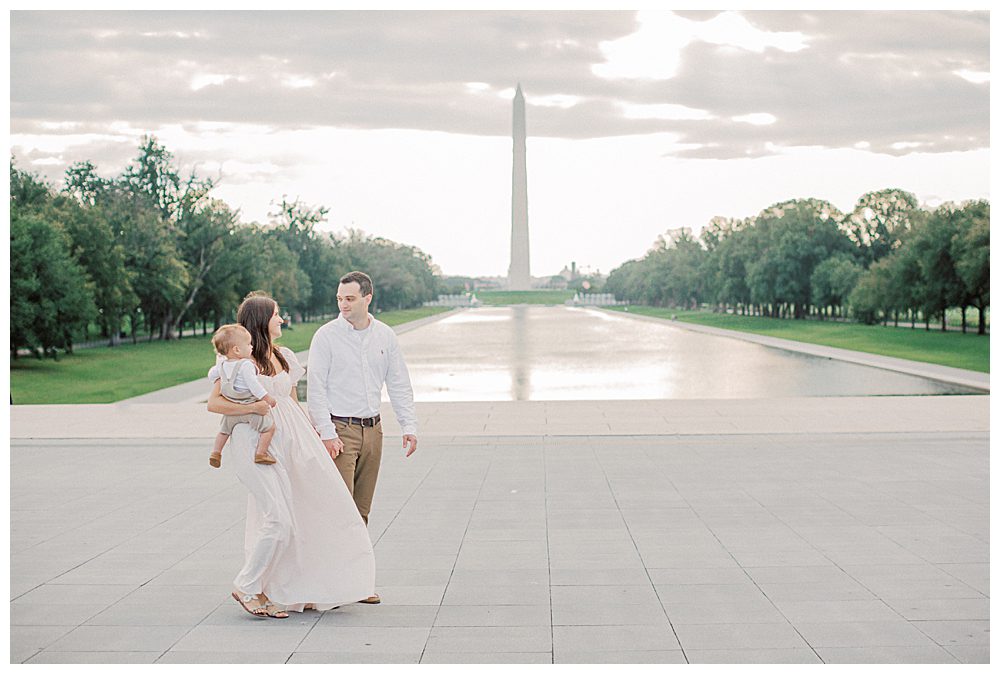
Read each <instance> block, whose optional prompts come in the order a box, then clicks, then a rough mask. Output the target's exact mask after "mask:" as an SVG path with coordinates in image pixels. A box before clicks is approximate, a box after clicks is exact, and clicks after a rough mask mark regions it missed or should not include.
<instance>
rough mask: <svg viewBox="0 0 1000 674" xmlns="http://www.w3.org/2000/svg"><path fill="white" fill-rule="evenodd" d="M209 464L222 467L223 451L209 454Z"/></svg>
mask: <svg viewBox="0 0 1000 674" xmlns="http://www.w3.org/2000/svg"><path fill="white" fill-rule="evenodd" d="M208 465H210V466H211V467H212V468H221V467H222V452H212V453H211V454H209V455H208Z"/></svg>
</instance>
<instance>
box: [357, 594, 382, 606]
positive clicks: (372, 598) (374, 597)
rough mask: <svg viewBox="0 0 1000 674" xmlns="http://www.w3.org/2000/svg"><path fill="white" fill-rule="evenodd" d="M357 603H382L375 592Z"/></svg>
mask: <svg viewBox="0 0 1000 674" xmlns="http://www.w3.org/2000/svg"><path fill="white" fill-rule="evenodd" d="M358 603H359V604H381V603H382V597H380V596H378V595H377V594H373V595H372V596H370V597H368V599H362V600H361V601H359V602H358Z"/></svg>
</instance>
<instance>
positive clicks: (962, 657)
mask: <svg viewBox="0 0 1000 674" xmlns="http://www.w3.org/2000/svg"><path fill="white" fill-rule="evenodd" d="M945 650H946V651H948V652H949V653H951V654H952V655H954V656H955V658H956V659H957V660H958V661H959V662H964V663H968V664H989V662H990V646H989V644H979V645H974V646H961V645H957V646H956V645H948V646H946V647H945Z"/></svg>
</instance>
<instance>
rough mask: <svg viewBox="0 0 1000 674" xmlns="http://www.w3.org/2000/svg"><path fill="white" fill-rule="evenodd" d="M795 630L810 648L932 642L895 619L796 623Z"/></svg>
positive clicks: (903, 644)
mask: <svg viewBox="0 0 1000 674" xmlns="http://www.w3.org/2000/svg"><path fill="white" fill-rule="evenodd" d="M796 629H798V631H799V632H800V633H801V634H802V636H803V637H805V640H806V641H807V642H809V645H810V646H812V647H813V648H816V649H820V648H837V647H839V648H849V647H855V648H868V647H883V646H923V647H926V646H930V645H933V644H934V642H933V641H932V640H931V639H930V638H929V637H928V636H927V635H925V634H924V633H923V632H921V631H920V630H918V629H917V628H916V627H914V626H913V624H911V623H909V622H906V621H905V620H902V619H899V620H895V621H891V622H889V621H880V622H874V621H869V622H837V623H831V622H826V623H798V624H796Z"/></svg>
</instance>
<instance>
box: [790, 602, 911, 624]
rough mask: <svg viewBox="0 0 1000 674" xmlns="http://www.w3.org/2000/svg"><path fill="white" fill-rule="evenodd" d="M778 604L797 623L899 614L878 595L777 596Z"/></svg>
mask: <svg viewBox="0 0 1000 674" xmlns="http://www.w3.org/2000/svg"><path fill="white" fill-rule="evenodd" d="M774 603H775V606H777V607H778V610H779V611H781V613H782V615H784V616H785V618H787V619H788V621H789V622H790V623H792V624H793V625H799V624H802V623H833V622H848V623H853V622H893V621H895V620H898V619H899V614H898V613H897V612H896V611H894V610H893V608H892V607H891V606H889V605H887V604H886V603H885V602H882V601H879V600H878V599H846V600H845V599H828V600H819V601H792V600H775V602H774Z"/></svg>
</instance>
